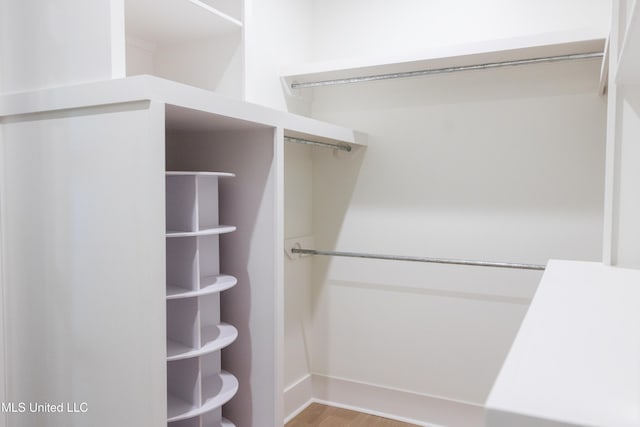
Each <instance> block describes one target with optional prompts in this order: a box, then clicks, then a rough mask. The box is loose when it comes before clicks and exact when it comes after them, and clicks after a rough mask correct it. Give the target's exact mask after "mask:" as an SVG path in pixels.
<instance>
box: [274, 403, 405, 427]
mask: <svg viewBox="0 0 640 427" xmlns="http://www.w3.org/2000/svg"><path fill="white" fill-rule="evenodd" d="M285 427H417V426H416V425H414V424H407V423H403V422H400V421H394V420H390V419H388V418H382V417H374V416H373V415H367V414H363V413H360V412H355V411H349V410H347V409H340V408H334V407H332V406H325V405H321V404H319V403H312V404H311V405H309V406H308V407H307V408H306V409H305V410H304V411H302V412H300V414H298V415H297V416H296V417H295V418H294V419H292V420H291V421H289V422H288V423H287V424H286V426H285Z"/></svg>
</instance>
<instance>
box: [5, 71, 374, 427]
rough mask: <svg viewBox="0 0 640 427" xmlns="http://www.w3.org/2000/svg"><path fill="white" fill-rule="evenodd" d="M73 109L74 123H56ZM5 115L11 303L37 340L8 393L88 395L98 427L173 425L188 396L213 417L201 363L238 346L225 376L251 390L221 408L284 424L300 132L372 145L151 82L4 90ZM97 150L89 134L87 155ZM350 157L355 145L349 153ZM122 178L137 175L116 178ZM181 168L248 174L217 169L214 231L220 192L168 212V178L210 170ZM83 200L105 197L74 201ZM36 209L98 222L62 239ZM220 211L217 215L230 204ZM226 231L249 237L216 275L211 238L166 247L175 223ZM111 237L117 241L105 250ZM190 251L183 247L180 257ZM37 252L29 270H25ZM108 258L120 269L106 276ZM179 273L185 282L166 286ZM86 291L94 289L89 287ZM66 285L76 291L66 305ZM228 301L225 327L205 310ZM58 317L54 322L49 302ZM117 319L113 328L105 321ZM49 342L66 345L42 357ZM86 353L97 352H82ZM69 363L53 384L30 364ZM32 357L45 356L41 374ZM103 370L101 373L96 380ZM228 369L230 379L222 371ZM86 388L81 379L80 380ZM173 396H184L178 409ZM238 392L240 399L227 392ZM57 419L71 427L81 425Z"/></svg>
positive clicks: (240, 417)
mask: <svg viewBox="0 0 640 427" xmlns="http://www.w3.org/2000/svg"><path fill="white" fill-rule="evenodd" d="M61 110H63V111H64V114H63V115H60V114H58V112H59V111H61ZM104 111H109V114H103V112H104ZM30 113H41V114H42V116H40V115H33V116H31V117H36V118H37V119H36V120H34V121H32V122H26V123H25V122H22V121H11V120H9V119H10V118H11V117H17V116H20V115H22V114H30ZM0 117H1V118H2V120H3V124H2V127H3V131H5V132H6V133H5V134H4V135H5V136H6V137H7V138H5V139H4V140H3V144H4V146H5V148H7V150H6V151H4V156H5V165H6V166H7V168H6V170H3V174H2V181H3V184H4V186H3V188H4V189H5V190H6V191H4V192H3V200H2V209H3V213H5V214H6V215H5V216H4V217H3V224H4V226H3V231H5V233H3V235H2V240H3V242H2V243H3V246H4V247H5V248H8V249H10V252H11V253H13V254H14V256H15V258H14V259H15V260H16V262H11V263H8V264H7V265H6V266H5V267H6V272H7V274H10V275H12V277H15V278H16V279H15V280H11V281H10V282H6V283H5V285H6V287H5V289H6V290H7V292H6V293H5V296H6V295H12V297H11V298H9V299H7V301H6V307H7V313H6V316H7V317H6V318H7V319H11V320H12V322H15V324H20V325H32V326H33V327H31V326H29V327H27V326H24V332H25V333H24V334H21V335H20V336H19V337H16V339H14V340H9V341H7V350H8V358H9V359H8V360H12V361H15V363H13V362H12V363H11V364H10V365H8V366H9V367H10V368H11V369H9V370H7V372H6V374H7V376H8V377H9V380H11V378H23V377H25V376H30V377H32V378H34V382H33V384H31V385H20V386H19V387H17V386H16V387H9V388H8V389H7V392H6V396H7V398H11V399H15V400H16V401H21V400H24V401H27V400H28V399H29V398H30V397H31V398H32V397H33V396H34V395H37V393H39V392H40V391H41V390H42V384H47V387H51V388H52V389H55V390H59V391H60V393H57V394H56V396H58V397H59V399H61V401H73V399H74V396H79V395H82V396H86V399H87V401H88V402H91V403H90V405H91V406H90V407H91V408H92V409H91V410H90V411H89V412H87V413H85V414H82V417H83V423H84V424H87V425H92V426H96V427H111V426H115V425H118V426H119V425H153V426H158V425H163V424H166V423H167V415H168V408H169V407H170V408H175V407H176V403H177V402H179V400H176V399H175V398H178V399H180V400H182V401H183V402H185V403H184V405H183V406H182V408H183V409H184V411H183V412H180V413H182V414H183V415H184V413H185V412H186V413H189V414H193V413H194V412H198V411H201V409H202V404H203V403H207V402H209V400H208V396H207V395H205V397H204V398H203V394H202V391H203V388H202V386H203V385H204V386H205V392H206V390H208V389H209V388H210V387H209V386H208V384H210V382H209V381H208V380H205V378H208V377H209V375H211V374H213V372H209V371H207V372H205V371H200V367H201V364H202V363H203V361H205V363H206V361H207V360H211V358H210V357H209V356H211V355H220V353H221V352H220V351H219V350H218V349H220V348H224V351H223V352H222V366H224V369H225V370H226V371H227V372H230V373H232V374H233V376H235V377H236V378H237V379H238V383H239V384H241V386H240V387H239V388H238V392H237V393H236V394H235V396H234V397H233V398H232V399H231V400H230V401H228V402H227V403H226V404H225V406H224V412H225V417H227V418H228V419H230V420H232V421H233V422H234V423H235V424H236V425H238V426H243V427H244V426H246V427H277V426H282V424H283V419H284V417H283V403H282V389H283V384H282V378H283V376H282V371H283V369H282V364H283V361H282V356H281V353H280V349H281V348H282V342H283V341H282V340H283V336H284V334H283V331H284V319H283V313H284V309H283V301H284V296H283V279H282V278H283V257H284V250H283V243H282V242H283V240H284V238H283V236H284V234H283V223H284V211H283V194H284V181H283V176H284V168H283V161H284V160H283V146H284V141H283V137H284V135H292V136H293V135H295V136H299V137H305V138H309V139H320V140H327V141H331V142H334V143H346V144H350V145H352V146H353V147H354V148H356V147H362V146H363V145H365V144H366V135H363V134H360V133H359V132H355V131H354V130H353V129H349V128H345V127H342V126H337V125H332V124H328V123H325V122H321V121H319V120H314V119H310V118H307V117H302V116H296V115H293V114H289V113H286V112H282V111H276V110H272V109H269V108H266V107H262V106H259V105H256V104H249V103H244V102H242V101H239V100H234V99H230V98H228V97H223V96H219V95H217V94H215V93H212V92H210V91H207V90H202V89H199V88H193V87H188V86H185V85H181V84H178V83H175V82H172V81H168V80H164V79H160V78H158V77H155V76H136V77H129V78H125V79H112V80H104V81H95V82H92V83H84V84H79V85H75V86H65V87H56V88H51V89H46V90H39V91H34V92H29V93H23V94H16V95H5V96H2V97H0ZM41 117H42V120H40V118H41ZM5 120H6V121H5ZM60 129H66V130H72V132H59V130H60ZM88 140H91V141H93V143H92V144H90V146H88V145H86V141H88ZM24 141H29V142H30V143H29V144H25V143H24ZM58 143H60V144H62V145H60V147H61V148H62V147H65V148H64V149H65V150H68V151H65V152H66V153H68V154H69V155H63V156H55V157H51V156H49V155H48V154H45V153H49V151H48V150H49V149H50V147H51V146H52V145H51V144H58ZM56 146H57V145H56ZM87 150H89V151H87ZM354 153H357V150H354V151H353V152H352V153H344V155H354ZM341 154H342V153H341ZM45 164H46V165H45ZM114 167H116V168H119V170H122V171H123V173H122V174H118V175H117V176H116V177H114V176H113V168H114ZM167 170H182V171H187V170H200V171H205V170H208V171H214V170H218V171H234V172H235V173H237V176H238V177H237V178H234V179H220V178H222V176H220V175H218V176H217V179H218V180H219V184H220V186H219V190H220V194H219V200H220V203H219V208H220V210H219V218H218V219H215V220H211V221H206V220H205V219H206V218H207V214H204V213H203V212H206V211H207V208H206V206H205V204H203V203H205V202H206V199H204V198H198V197H197V196H198V193H196V191H195V190H189V191H177V192H175V193H176V194H175V196H176V199H179V200H182V202H178V201H176V206H189V207H190V209H188V210H186V211H185V210H178V211H177V212H173V211H172V212H169V213H170V215H168V216H167V215H165V214H164V211H165V210H166V202H167V197H166V191H167V184H166V181H167V179H170V180H173V179H178V180H179V178H185V179H187V180H189V179H190V180H192V181H191V182H193V183H195V182H196V180H199V182H200V184H202V183H203V181H204V178H205V175H206V174H200V175H199V176H198V177H197V178H195V177H194V174H193V173H191V174H190V173H175V174H174V175H175V176H169V177H167V176H166V171H167ZM60 171H63V172H64V174H63V175H64V182H68V183H73V185H58V183H59V182H60V181H59V179H62V177H61V176H60V175H58V174H59V173H62V172H60ZM180 175H183V176H180ZM131 177H135V179H133V180H132V179H131ZM18 183H20V184H18ZM43 183H46V186H45V187H43V188H42V192H37V193H32V197H30V198H26V199H25V198H24V194H25V192H24V188H40V186H42V185H43ZM176 185H179V184H176ZM170 186H171V184H170ZM185 187H186V186H183V188H185ZM198 188H199V189H200V190H202V189H203V187H202V185H200V186H199V187H198ZM211 191H212V190H211ZM78 197H80V198H82V199H83V200H85V199H86V200H89V201H91V203H82V204H80V205H77V204H75V203H72V201H73V200H78ZM212 200H213V199H212ZM183 202H184V203H183ZM185 203H186V204H185ZM197 203H200V204H199V205H198V204H197ZM34 206H38V211H42V210H46V211H48V212H55V218H56V221H58V220H59V221H60V223H61V224H71V223H72V221H73V218H78V215H81V216H82V218H87V219H89V218H90V219H91V221H86V222H83V223H82V225H81V226H78V227H77V228H75V229H74V230H75V231H73V232H69V233H60V230H59V229H58V228H56V227H50V225H51V222H50V221H51V217H49V216H42V215H31V214H29V213H30V212H31V213H32V212H34ZM197 208H201V209H200V210H197ZM208 211H209V212H212V214H215V213H216V212H217V208H216V209H213V208H211V209H208ZM185 212H188V214H185ZM174 213H175V215H174ZM178 214H180V215H178ZM209 218H210V217H209ZM167 219H169V223H167ZM219 222H221V223H225V222H226V223H229V224H233V225H236V226H237V230H236V231H235V232H233V233H229V234H226V235H225V236H224V237H223V238H220V239H219V240H220V242H219V244H220V245H221V246H220V248H219V249H220V253H222V254H223V257H222V258H221V259H220V261H221V264H220V271H216V270H215V269H214V267H216V266H212V265H204V263H203V261H204V260H205V259H207V257H203V256H202V254H201V253H199V252H198V251H197V249H198V244H199V243H200V244H202V243H203V242H204V243H205V244H206V243H207V242H208V241H209V239H214V240H215V239H218V237H219V235H217V234H211V235H199V236H198V235H194V236H183V237H170V238H166V237H165V233H166V230H167V225H168V226H169V227H168V228H169V229H171V230H174V231H182V232H197V231H202V230H203V229H211V228H216V227H217V226H218V225H219ZM85 226H86V227H85ZM25 229H38V230H42V232H43V234H40V233H38V234H33V233H32V234H29V235H28V236H26V237H25V235H24V233H21V232H20V230H25ZM131 236H135V238H134V239H132V238H131ZM25 239H26V240H25ZM107 241H113V242H119V243H117V244H113V245H105V243H104V242H107ZM209 246H210V247H213V246H214V245H213V244H211V245H209ZM180 247H184V248H186V249H187V250H186V252H184V253H181V252H180V251H179V250H178V249H179V248H180ZM18 248H21V249H18ZM60 248H64V251H61V249H60ZM172 248H173V252H174V253H176V254H181V257H180V258H178V260H179V259H183V260H184V261H185V262H187V265H186V266H184V265H183V266H182V267H180V263H179V262H178V260H176V259H174V260H171V261H170V263H167V252H168V251H167V249H169V250H172ZM207 250H209V249H207ZM210 250H211V251H213V250H214V249H210ZM16 251H17V252H16ZM52 253H60V254H61V256H63V259H61V261H63V262H64V265H67V266H71V265H73V266H78V267H79V268H80V270H78V269H76V268H69V269H65V270H64V271H60V272H59V274H55V275H51V270H49V266H50V264H49V261H47V260H49V259H50V258H49V257H48V255H47V254H49V255H50V254H52ZM32 254H36V256H35V257H34V256H33V255H32ZM23 259H25V260H26V259H28V260H30V261H29V262H28V263H23V262H22V260H23ZM105 259H110V260H112V261H113V262H112V263H110V264H111V265H109V266H107V265H106V264H105V262H104V260H105ZM141 260H142V262H141ZM189 262H190V263H191V264H189ZM176 266H177V267H180V268H177V269H176V268H175V267H176ZM196 267H197V268H196ZM96 272H99V273H100V274H96ZM220 272H223V273H225V274H220ZM167 273H169V274H167ZM231 276H233V277H231ZM168 278H173V279H174V280H169V281H168V282H167V279H168ZM236 278H237V285H236ZM88 282H91V283H92V286H91V287H87V286H86V284H87V283H88ZM162 283H165V284H166V285H167V286H166V288H165V287H164V286H162ZM34 284H35V288H34V287H33V286H34ZM158 285H160V286H158ZM45 289H59V290H60V292H55V293H50V292H45V291H44V290H45ZM221 291H225V292H222V293H221V294H220V292H221ZM69 292H72V293H73V294H74V295H77V296H78V297H77V298H68V295H69ZM218 295H220V298H221V299H222V301H221V304H220V305H221V307H222V313H221V318H220V320H223V321H224V323H217V322H216V320H217V319H213V320H210V317H206V316H205V317H203V311H202V307H204V306H206V305H208V304H209V305H211V304H212V303H211V301H212V298H208V297H213V299H214V300H215V299H217V296H218ZM44 296H46V298H44ZM52 298H53V299H52ZM23 301H28V302H29V305H30V307H31V308H30V309H29V310H23V309H22V308H21V307H22V306H21V302H23ZM114 304H116V305H118V307H119V308H118V309H119V313H120V315H119V316H117V317H116V318H112V317H113V316H112V314H113V306H114ZM53 306H55V307H56V312H55V313H53V312H51V311H50V310H48V309H47V307H53ZM33 307H36V308H37V310H32V308H33ZM168 308H169V312H168V311H167V309H168ZM207 311H208V310H207ZM62 312H64V313H77V315H78V316H79V317H78V318H77V319H78V322H77V325H78V326H79V327H78V328H68V327H67V323H66V322H67V320H69V317H67V316H63V317H61V316H59V315H58V314H59V313H62ZM180 312H181V313H180ZM174 314H181V316H180V318H182V319H183V320H184V321H182V322H178V323H177V324H175V325H174V324H173V322H171V324H172V326H171V331H172V333H173V332H175V333H176V334H178V333H180V334H182V336H180V335H174V338H172V339H171V341H172V342H173V343H174V344H171V345H170V346H169V349H168V350H167V318H168V317H171V316H174ZM106 318H111V321H110V322H104V319H106ZM225 323H226V324H227V325H228V326H227V325H225ZM36 325H38V326H36ZM215 325H217V326H218V328H217V330H216V329H214V328H213V326H215ZM174 328H175V331H174ZM63 330H64V331H66V332H65V333H64V334H60V331H63ZM235 330H237V331H238V332H237V338H235V336H236V332H235ZM123 331H126V333H123ZM52 336H55V337H56V339H55V348H54V347H49V346H45V347H42V343H43V342H47V339H48V338H47V337H52ZM176 338H178V339H176ZM5 339H6V337H5ZM180 339H182V341H181V340H180ZM231 341H233V343H232V344H231V345H229V346H227V347H225V346H226V345H227V344H228V343H229V342H231ZM80 342H81V343H83V346H86V347H85V348H87V349H89V348H90V349H92V355H94V356H95V357H87V355H86V353H84V352H80V353H78V352H74V351H71V350H70V349H73V348H76V347H77V345H78V343H80ZM208 342H211V344H207V343H208ZM34 349H37V351H34ZM167 354H168V355H169V357H170V358H171V359H172V360H171V361H167ZM33 357H35V359H33ZM58 357H63V359H64V366H66V367H71V366H73V369H74V372H77V376H72V375H62V376H60V375H58V376H55V378H53V377H52V376H51V371H50V370H46V371H38V372H36V371H34V365H36V366H41V367H45V366H47V364H48V363H50V361H51V360H53V359H56V358H58ZM30 358H31V359H30ZM28 360H32V361H34V362H33V363H28V364H27V363H26V362H25V361H28ZM56 360H57V359H56ZM214 362H215V360H214ZM96 363H99V364H100V366H103V367H104V369H99V370H96V369H95V366H96ZM168 364H171V365H172V366H176V367H177V368H176V369H178V370H181V371H184V374H185V375H181V376H182V377H183V378H187V377H189V375H193V376H192V377H191V378H192V379H191V381H192V382H191V383H190V387H192V390H195V389H196V387H197V391H198V393H195V392H192V393H185V394H184V395H183V394H181V393H182V392H186V391H188V390H185V389H182V388H181V387H179V386H180V384H181V383H180V382H177V383H176V382H175V381H176V380H175V377H176V376H177V377H180V376H178V375H175V373H170V372H168V371H167V365H168ZM192 371H193V372H192ZM218 374H219V375H222V376H223V378H228V377H225V376H224V375H223V373H222V370H220V372H219V373H218ZM72 378H76V379H78V378H80V379H83V381H75V380H74V381H73V383H72V381H71V379H72ZM10 384H14V385H15V384H18V383H16V382H11V383H10ZM225 384H228V385H229V387H226V388H225V390H227V389H231V390H233V389H234V388H235V385H234V383H233V382H232V381H227V382H225ZM167 385H171V386H172V388H176V390H172V397H171V398H170V399H168V398H167ZM185 385H189V383H186V384H185ZM224 396H228V394H227V393H222V395H220V397H221V398H222V397H224ZM224 399H226V398H224ZM224 399H222V400H224ZM168 400H170V403H169V402H168ZM123 402H124V404H126V407H122V404H123ZM178 406H180V405H178ZM213 406H215V404H213ZM114 407H119V408H121V410H119V411H114V410H113V408H114ZM185 408H188V409H185ZM208 408H209V406H208V404H207V406H206V407H205V409H208ZM172 411H173V409H172ZM217 411H218V409H213V410H211V411H209V412H203V413H200V415H194V416H193V417H191V418H182V417H181V418H182V419H181V420H177V421H172V422H171V426H172V427H176V426H178V427H179V426H187V427H192V426H198V427H201V424H202V425H204V426H210V425H214V426H217V425H220V426H225V427H229V426H230V425H233V424H229V422H228V421H224V420H223V419H222V418H220V421H217V420H213V419H214V418H215V417H218V416H219V413H218V412H217ZM173 413H174V412H172V414H173ZM32 415H33V416H31V415H29V414H17V416H18V417H20V418H21V420H23V421H22V423H23V425H25V426H26V425H32V424H34V423H35V424H37V423H38V420H37V419H36V418H37V417H39V416H40V414H32ZM57 416H60V417H62V418H60V420H63V421H61V422H63V423H65V424H68V425H71V424H73V422H74V421H73V419H74V417H76V416H77V414H76V415H74V414H71V413H69V414H58V415H57ZM32 418H33V420H32Z"/></svg>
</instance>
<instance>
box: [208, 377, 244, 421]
mask: <svg viewBox="0 0 640 427" xmlns="http://www.w3.org/2000/svg"><path fill="white" fill-rule="evenodd" d="M237 392H238V380H237V379H236V377H234V376H233V375H231V374H230V373H228V372H225V371H222V372H221V373H220V374H214V375H209V376H206V377H204V378H203V379H202V406H203V407H206V408H208V409H207V411H210V410H212V409H215V408H219V407H220V406H222V405H224V404H225V403H227V402H228V401H229V400H231V398H232V397H233V396H235V394H236V393H237ZM207 411H204V412H207Z"/></svg>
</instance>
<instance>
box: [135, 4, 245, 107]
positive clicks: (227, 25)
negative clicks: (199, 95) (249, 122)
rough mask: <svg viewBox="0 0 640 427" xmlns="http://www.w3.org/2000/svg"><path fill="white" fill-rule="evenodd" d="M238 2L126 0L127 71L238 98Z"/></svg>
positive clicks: (240, 13)
mask: <svg viewBox="0 0 640 427" xmlns="http://www.w3.org/2000/svg"><path fill="white" fill-rule="evenodd" d="M243 4H244V2H243V1H231V0H163V1H160V2H158V1H153V0H125V39H126V74H127V75H128V76H131V75H138V74H151V75H156V76H159V77H164V78H167V79H170V80H174V81H177V82H180V83H185V84H189V85H192V86H196V87H200V88H203V89H207V90H211V91H215V92H220V93H223V94H225V95H230V96H233V97H236V98H242V96H243V93H242V92H243V76H244V73H243V64H242V56H243V51H244V47H243V37H242V33H243V22H242V17H243V12H244V11H243ZM230 70H231V72H230Z"/></svg>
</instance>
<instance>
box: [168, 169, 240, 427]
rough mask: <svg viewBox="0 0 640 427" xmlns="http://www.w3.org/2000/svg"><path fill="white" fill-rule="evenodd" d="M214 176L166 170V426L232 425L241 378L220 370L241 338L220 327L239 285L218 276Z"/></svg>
mask: <svg viewBox="0 0 640 427" xmlns="http://www.w3.org/2000/svg"><path fill="white" fill-rule="evenodd" d="M232 176H233V174H229V173H216V172H167V173H166V213H167V215H166V225H167V234H166V237H167V239H166V246H167V252H166V254H167V389H168V398H167V421H168V425H169V426H170V427H231V426H233V424H232V423H231V422H230V421H228V420H226V419H224V418H223V417H222V405H223V404H225V403H226V402H228V401H229V400H230V399H231V398H232V397H233V396H234V395H235V394H236V392H237V391H238V381H237V379H236V378H235V377H234V376H233V375H232V374H230V373H228V372H225V371H223V370H222V369H221V354H220V351H221V349H222V348H224V347H226V346H228V345H229V344H231V343H232V342H233V341H234V340H235V339H236V338H237V336H238V331H237V330H236V328H235V327H233V326H231V325H229V324H226V323H222V322H220V292H221V291H224V290H226V289H229V288H231V287H232V286H234V285H235V284H236V283H237V280H236V279H235V278H234V277H232V276H228V275H222V274H220V245H219V235H220V234H222V233H229V232H232V231H234V230H235V229H236V228H235V227H234V226H227V225H220V224H219V220H218V218H219V216H218V179H219V178H221V177H232Z"/></svg>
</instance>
